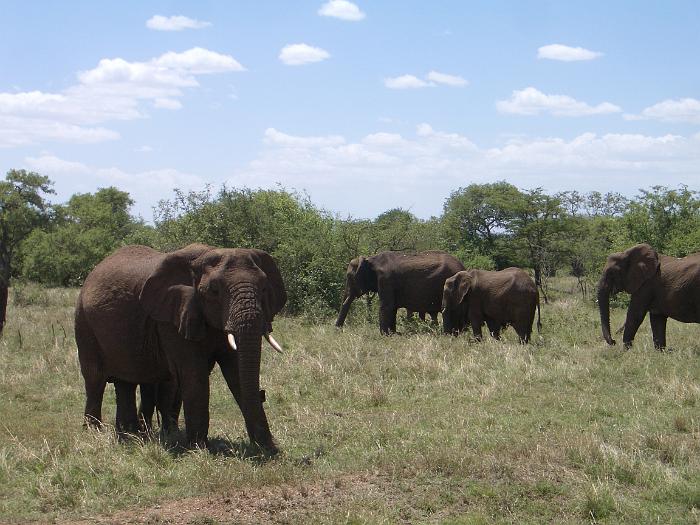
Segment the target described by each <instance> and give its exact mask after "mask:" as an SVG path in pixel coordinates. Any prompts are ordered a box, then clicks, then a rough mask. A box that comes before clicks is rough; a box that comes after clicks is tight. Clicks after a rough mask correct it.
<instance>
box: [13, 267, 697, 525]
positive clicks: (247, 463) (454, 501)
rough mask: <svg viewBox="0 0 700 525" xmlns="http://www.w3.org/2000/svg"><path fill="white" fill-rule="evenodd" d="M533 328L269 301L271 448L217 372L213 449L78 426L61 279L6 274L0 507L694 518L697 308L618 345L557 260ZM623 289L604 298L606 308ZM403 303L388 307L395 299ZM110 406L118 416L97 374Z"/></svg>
mask: <svg viewBox="0 0 700 525" xmlns="http://www.w3.org/2000/svg"><path fill="white" fill-rule="evenodd" d="M554 288H555V289H556V291H555V292H553V294H552V295H553V298H552V302H551V303H550V304H548V305H544V306H543V309H542V318H543V319H542V321H543V325H544V328H543V331H542V333H541V334H540V336H535V337H534V340H535V342H534V344H530V345H528V346H521V345H519V344H517V341H516V337H515V334H514V332H513V331H512V330H507V331H506V332H505V334H504V340H503V341H501V342H498V341H494V340H491V339H487V340H486V341H485V342H483V343H480V344H477V343H475V342H473V341H470V340H469V338H468V337H460V338H452V337H447V336H443V335H439V334H438V333H433V331H432V330H433V329H432V328H431V327H430V326H429V325H428V324H423V323H420V322H418V321H417V320H416V321H415V322H413V321H411V322H405V321H402V323H403V324H402V326H400V328H399V329H400V331H402V332H403V335H402V336H396V337H381V336H380V335H379V333H378V329H377V327H376V324H374V323H372V324H368V323H366V322H365V319H364V317H365V311H364V309H363V305H362V304H360V303H358V304H356V305H355V307H354V309H353V312H352V316H351V317H350V318H349V320H348V324H347V325H346V329H345V330H344V331H342V332H340V331H337V330H336V329H335V328H334V327H333V326H332V322H330V321H328V322H323V323H319V322H312V321H309V320H305V319H302V318H292V317H281V318H279V319H278V320H277V321H276V323H275V335H276V337H277V339H278V340H279V341H280V342H281V343H282V345H283V346H284V347H285V350H286V351H285V353H284V354H283V355H279V354H275V353H274V352H272V351H265V352H264V355H263V364H262V377H261V382H262V387H263V388H265V389H266V391H267V400H268V402H267V412H268V417H269V418H270V423H271V428H272V431H273V434H274V435H275V437H276V439H277V441H278V443H279V444H280V446H281V448H282V450H283V452H282V454H281V455H280V456H279V457H277V458H275V459H272V460H265V459H263V458H260V457H258V456H256V455H255V452H254V451H253V450H251V449H250V448H249V447H248V446H247V439H246V435H245V429H244V426H243V421H242V418H241V415H240V412H239V410H238V408H237V407H236V406H235V404H234V402H233V400H232V398H231V396H230V394H229V392H228V391H227V389H226V387H225V384H224V381H223V378H222V377H221V375H220V374H219V373H218V371H217V370H215V371H214V372H213V374H212V401H211V429H210V437H212V438H213V439H212V445H211V448H212V450H211V451H202V450H199V451H184V450H182V449H180V448H178V447H177V446H175V445H174V444H173V442H174V441H176V440H177V436H171V437H170V438H169V440H168V444H166V445H165V446H164V445H163V444H161V443H158V442H155V441H154V442H146V443H143V442H140V441H138V440H134V442H132V443H128V444H119V443H117V442H116V440H115V438H114V436H113V434H112V432H110V431H107V432H94V431H87V430H83V428H82V419H81V415H82V410H83V402H84V395H83V383H82V378H81V376H80V374H79V371H78V362H77V356H76V347H75V341H74V338H73V334H72V314H73V303H74V299H75V295H76V291H75V290H73V289H53V290H43V289H33V288H27V289H24V290H23V291H22V293H14V294H11V295H12V296H13V299H14V303H13V304H11V306H10V310H9V312H8V314H9V315H8V318H9V323H8V325H7V326H6V328H5V332H4V335H3V337H2V339H1V340H0V362H1V363H2V366H1V367H0V521H3V522H10V523H13V522H26V521H40V522H54V521H55V522H60V523H65V522H73V521H82V522H83V523H90V522H95V521H102V522H115V523H122V522H126V523H128V522H137V523H150V524H157V523H189V524H197V523H199V524H205V523H208V524H213V523H258V522H268V523H449V524H461V523H464V524H466V523H542V522H550V523H580V522H595V523H650V522H655V523H656V522H660V523H698V522H699V521H700V327H698V326H697V325H683V324H680V323H677V322H675V321H669V332H668V340H669V343H670V346H671V347H672V351H670V352H667V353H660V352H657V351H655V350H654V349H653V347H652V344H651V337H650V334H649V328H648V322H645V324H644V325H643V328H642V330H640V332H639V334H638V335H637V340H636V343H635V346H634V348H633V349H631V350H629V351H624V350H622V348H621V347H619V346H618V347H614V348H609V347H607V346H606V345H605V344H604V343H603V342H602V340H601V337H600V332H599V323H598V320H597V311H596V310H595V305H594V304H592V303H591V302H583V301H582V299H581V298H580V297H579V296H578V295H576V293H574V292H575V288H574V286H573V283H571V282H569V281H568V280H565V279H564V280H557V281H556V282H555V283H554ZM623 316H624V310H623V309H615V310H613V322H612V324H613V328H616V327H617V326H620V325H621V324H622V320H623ZM400 317H403V315H400ZM104 411H105V419H106V420H107V421H113V418H114V393H113V389H112V387H111V385H110V386H108V389H107V392H106V395H105V408H104Z"/></svg>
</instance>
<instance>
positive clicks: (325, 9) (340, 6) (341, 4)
mask: <svg viewBox="0 0 700 525" xmlns="http://www.w3.org/2000/svg"><path fill="white" fill-rule="evenodd" d="M318 14H319V15H321V16H331V17H333V18H340V19H341V20H349V21H351V22H357V21H359V20H362V19H363V18H364V17H365V14H364V13H363V12H362V11H361V10H360V8H359V7H357V5H356V4H353V3H352V2H348V1H347V0H330V2H326V3H325V4H323V5H322V6H321V7H320V8H319V10H318Z"/></svg>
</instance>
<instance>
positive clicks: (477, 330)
mask: <svg viewBox="0 0 700 525" xmlns="http://www.w3.org/2000/svg"><path fill="white" fill-rule="evenodd" d="M469 322H470V324H471V325H472V332H473V333H474V339H476V340H477V341H481V339H482V333H481V325H483V324H484V320H483V319H482V317H481V316H479V315H476V314H471V315H470V316H469Z"/></svg>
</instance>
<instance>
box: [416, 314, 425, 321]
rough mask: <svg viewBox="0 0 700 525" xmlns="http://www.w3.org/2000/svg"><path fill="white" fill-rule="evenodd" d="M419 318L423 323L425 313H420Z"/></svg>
mask: <svg viewBox="0 0 700 525" xmlns="http://www.w3.org/2000/svg"><path fill="white" fill-rule="evenodd" d="M418 318H419V319H420V320H421V321H425V312H419V313H418Z"/></svg>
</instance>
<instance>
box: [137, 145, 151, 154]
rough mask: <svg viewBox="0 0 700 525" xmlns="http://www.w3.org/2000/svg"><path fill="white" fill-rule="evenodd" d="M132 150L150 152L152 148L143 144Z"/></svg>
mask: <svg viewBox="0 0 700 525" xmlns="http://www.w3.org/2000/svg"><path fill="white" fill-rule="evenodd" d="M134 151H136V152H137V153H150V152H151V151H153V148H152V147H151V146H148V145H143V146H139V147H138V148H134Z"/></svg>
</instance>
